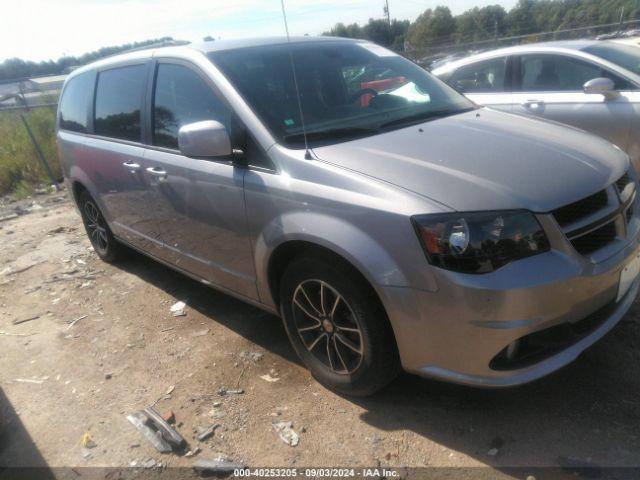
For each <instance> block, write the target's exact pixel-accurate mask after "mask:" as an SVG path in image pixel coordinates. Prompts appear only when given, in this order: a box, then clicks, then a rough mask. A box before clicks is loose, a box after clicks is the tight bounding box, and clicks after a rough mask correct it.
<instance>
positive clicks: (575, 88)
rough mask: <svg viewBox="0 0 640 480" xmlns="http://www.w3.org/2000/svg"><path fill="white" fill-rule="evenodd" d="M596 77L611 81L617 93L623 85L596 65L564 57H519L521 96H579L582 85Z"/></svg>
mask: <svg viewBox="0 0 640 480" xmlns="http://www.w3.org/2000/svg"><path fill="white" fill-rule="evenodd" d="M600 77H606V78H611V79H612V80H613V81H614V83H615V84H616V88H619V89H620V88H624V85H625V84H626V83H627V82H626V81H625V80H624V79H621V78H619V77H617V76H616V75H613V74H612V73H610V72H609V71H607V70H605V69H603V68H601V67H600V66H598V65H594V64H592V63H589V62H585V61H583V60H579V59H576V58H572V57H568V56H564V55H525V56H523V57H521V77H520V78H521V82H520V83H521V90H522V91H524V92H581V91H582V90H583V88H584V84H585V83H587V82H588V81H589V80H593V79H594V78H600Z"/></svg>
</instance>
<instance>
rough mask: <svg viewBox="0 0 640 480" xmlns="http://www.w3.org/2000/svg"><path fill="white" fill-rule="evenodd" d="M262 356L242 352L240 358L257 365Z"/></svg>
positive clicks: (255, 353)
mask: <svg viewBox="0 0 640 480" xmlns="http://www.w3.org/2000/svg"><path fill="white" fill-rule="evenodd" d="M263 356H264V354H263V353H260V352H242V353H241V354H240V357H241V358H244V359H245V360H250V361H252V362H254V363H258V362H259V361H260V360H262V357H263Z"/></svg>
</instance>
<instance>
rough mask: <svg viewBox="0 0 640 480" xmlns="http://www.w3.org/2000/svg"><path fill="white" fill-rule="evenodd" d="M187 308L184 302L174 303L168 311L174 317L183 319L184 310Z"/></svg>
mask: <svg viewBox="0 0 640 480" xmlns="http://www.w3.org/2000/svg"><path fill="white" fill-rule="evenodd" d="M186 306H187V304H186V303H184V302H176V303H174V304H173V305H171V308H170V309H169V311H170V312H171V314H172V315H173V316H174V317H184V316H185V315H186V313H185V311H184V308H185V307H186Z"/></svg>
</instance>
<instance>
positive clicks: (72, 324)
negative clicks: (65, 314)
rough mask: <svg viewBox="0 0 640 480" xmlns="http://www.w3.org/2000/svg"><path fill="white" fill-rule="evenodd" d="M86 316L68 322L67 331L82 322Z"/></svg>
mask: <svg viewBox="0 0 640 480" xmlns="http://www.w3.org/2000/svg"><path fill="white" fill-rule="evenodd" d="M87 317H88V315H82V316H80V317H78V318H76V319H75V320H71V321H70V322H69V325H68V326H67V330H69V329H70V328H71V327H73V326H74V325H75V324H76V323H78V322H79V321H80V320H84V319H85V318H87Z"/></svg>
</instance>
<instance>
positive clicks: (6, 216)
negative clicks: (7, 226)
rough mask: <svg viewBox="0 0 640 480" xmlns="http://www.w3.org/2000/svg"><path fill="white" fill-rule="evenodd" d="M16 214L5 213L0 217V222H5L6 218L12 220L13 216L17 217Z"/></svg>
mask: <svg viewBox="0 0 640 480" xmlns="http://www.w3.org/2000/svg"><path fill="white" fill-rule="evenodd" d="M18 216H19V215H18V214H17V213H10V214H9V215H5V216H3V217H0V223H1V222H6V221H7V220H13V219H14V218H18Z"/></svg>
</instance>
